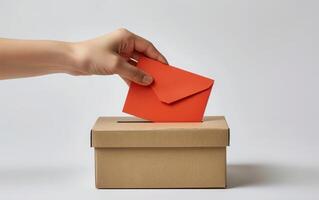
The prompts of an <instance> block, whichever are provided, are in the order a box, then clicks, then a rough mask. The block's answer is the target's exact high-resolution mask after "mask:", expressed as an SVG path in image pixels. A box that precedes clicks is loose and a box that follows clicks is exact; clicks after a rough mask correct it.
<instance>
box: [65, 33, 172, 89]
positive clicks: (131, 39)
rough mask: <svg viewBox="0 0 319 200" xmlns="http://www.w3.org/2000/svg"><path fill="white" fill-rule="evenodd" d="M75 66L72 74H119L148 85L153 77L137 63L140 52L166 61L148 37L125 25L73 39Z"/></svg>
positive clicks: (124, 77)
mask: <svg viewBox="0 0 319 200" xmlns="http://www.w3.org/2000/svg"><path fill="white" fill-rule="evenodd" d="M72 46H73V52H74V60H75V63H76V64H75V67H74V69H73V70H72V71H70V72H69V73H70V74H73V75H93V74H97V75H111V74H118V75H120V76H121V77H122V78H123V79H124V80H125V81H126V82H127V83H129V82H130V81H133V82H135V83H138V84H141V85H149V84H151V83H152V81H153V78H152V77H151V76H150V75H148V74H146V73H145V72H143V71H142V70H140V69H138V68H137V67H135V66H134V64H133V63H132V61H134V60H138V57H139V54H144V55H145V56H147V57H150V58H152V59H155V60H158V61H160V62H162V63H167V60H166V59H165V57H164V56H163V55H162V54H161V53H160V52H159V51H158V50H157V49H156V48H155V47H154V45H153V44H152V43H151V42H149V41H147V40H146V39H144V38H142V37H140V36H138V35H135V34H134V33H131V32H130V31H128V30H126V29H118V30H116V31H114V32H112V33H109V34H106V35H103V36H101V37H97V38H95V39H91V40H86V41H82V42H77V43H73V44H72Z"/></svg>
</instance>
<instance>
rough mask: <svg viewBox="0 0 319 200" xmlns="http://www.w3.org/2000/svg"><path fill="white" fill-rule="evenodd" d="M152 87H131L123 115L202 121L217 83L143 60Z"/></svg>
mask: <svg viewBox="0 0 319 200" xmlns="http://www.w3.org/2000/svg"><path fill="white" fill-rule="evenodd" d="M137 67H139V68H141V69H142V70H143V71H145V72H147V73H148V74H150V75H151V76H152V77H153V78H154V81H153V83H152V84H151V85H150V86H141V85H138V84H135V83H133V82H132V83H131V84H130V88H129V91H128V94H127V97H126V101H125V104H124V108H123V112H125V113H128V114H131V115H135V116H137V117H139V118H143V119H146V120H150V121H153V122H201V121H202V119H203V115H204V112H205V108H206V105H207V101H208V97H209V95H210V92H211V90H212V86H213V84H214V80H212V79H209V78H206V77H203V76H200V75H197V74H194V73H191V72H188V71H185V70H182V69H179V68H176V67H173V66H169V65H166V64H163V63H161V62H158V61H155V60H152V59H150V58H146V57H141V58H139V61H138V63H137Z"/></svg>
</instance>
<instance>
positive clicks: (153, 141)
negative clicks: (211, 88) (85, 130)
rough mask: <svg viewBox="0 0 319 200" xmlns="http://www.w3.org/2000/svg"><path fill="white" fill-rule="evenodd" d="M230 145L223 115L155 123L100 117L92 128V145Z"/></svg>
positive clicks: (227, 128) (113, 146)
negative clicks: (187, 120) (196, 119)
mask: <svg viewBox="0 0 319 200" xmlns="http://www.w3.org/2000/svg"><path fill="white" fill-rule="evenodd" d="M228 145H229V127H228V125H227V122H226V120H225V117H223V116H208V117H205V118H204V121H203V122H195V123H189V122H185V123H180V122H178V123H153V122H148V121H143V120H140V119H138V118H134V117H99V118H98V120H97V121H96V123H95V125H94V127H93V129H92V130H91V147H95V148H129V147H222V146H228Z"/></svg>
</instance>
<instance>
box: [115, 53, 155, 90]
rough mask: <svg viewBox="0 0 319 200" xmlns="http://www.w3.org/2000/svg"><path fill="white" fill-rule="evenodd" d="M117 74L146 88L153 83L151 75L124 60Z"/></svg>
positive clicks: (117, 69)
mask: <svg viewBox="0 0 319 200" xmlns="http://www.w3.org/2000/svg"><path fill="white" fill-rule="evenodd" d="M115 73H117V74H119V75H120V76H122V77H124V78H126V79H128V80H130V81H133V82H135V83H137V84H139V85H145V86H146V85H150V84H151V83H152V82H153V78H152V77H151V76H150V75H148V74H146V73H145V72H143V71H142V70H141V69H139V68H137V67H135V66H133V65H131V64H129V63H128V62H127V61H126V60H124V59H123V60H122V62H120V63H119V65H118V66H117V68H116V71H115Z"/></svg>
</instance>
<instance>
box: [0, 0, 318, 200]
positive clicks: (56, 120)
mask: <svg viewBox="0 0 319 200" xmlns="http://www.w3.org/2000/svg"><path fill="white" fill-rule="evenodd" d="M318 8H319V3H318V1H315V0H313V1H311V0H303V1H302V0H299V1H298V0H259V1H255V0H223V1H208V0H207V1H195V0H193V1H177V0H176V1H172V0H170V1H147V0H143V1H139V0H136V1H122V0H117V1H107V0H87V1H80V0H68V1H66V0H63V1H62V0H54V1H53V0H52V1H49V0H38V1H37V0H28V1H23V0H21V1H18V0H17V1H15V0H0V16H1V17H0V37H3V38H20V39H52V40H67V41H78V40H83V39H88V38H92V37H95V36H98V35H102V34H104V33H107V32H110V31H113V30H114V29H117V28H119V27H126V28H127V29H129V30H131V31H133V32H135V33H137V34H139V35H141V36H143V37H145V38H148V39H149V40H151V41H152V42H153V43H154V44H155V45H156V46H157V47H158V49H159V50H160V51H162V52H163V54H164V55H166V57H167V58H168V60H169V62H170V63H171V64H172V65H175V66H179V67H182V68H184V69H186V70H190V71H193V72H195V73H199V74H202V75H205V76H208V77H211V78H213V79H215V81H216V82H215V86H214V88H213V91H212V96H211V98H210V100H209V103H208V106H207V110H206V115H225V116H226V118H227V120H228V123H229V125H230V127H231V146H230V147H229V151H228V164H229V166H228V173H229V177H228V180H229V187H230V188H229V189H225V190H209V189H205V190H200V189H199V190H97V189H95V186H94V163H93V150H92V149H91V148H90V147H89V139H90V137H89V131H90V128H91V127H92V125H93V123H94V122H95V120H96V118H97V117H98V116H111V115H124V114H123V113H122V112H121V110H122V106H123V102H124V100H125V96H126V92H127V89H128V88H127V86H126V84H124V82H123V81H122V80H121V79H120V78H118V77H117V76H108V77H106V76H105V77H98V76H91V77H72V76H69V75H63V74H58V75H49V76H43V77H36V78H25V79H18V80H5V81H0V136H1V138H0V199H33V200H36V199H67V198H68V199H70V198H72V199H199V198H200V199H234V198H237V199H256V198H258V199H279V198H280V199H317V198H318V197H319V191H318V186H319V181H318V178H319V168H318V167H319V159H318V155H317V153H318V152H319V147H318V139H319V136H318V134H319V133H318V127H317V125H318V115H319V107H318V102H319V95H318V85H319V80H318V76H319V73H318V72H319V69H318V67H319V60H318V53H319V39H318V35H319V27H318V19H319V14H318ZM26 51H28V49H26Z"/></svg>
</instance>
